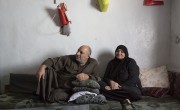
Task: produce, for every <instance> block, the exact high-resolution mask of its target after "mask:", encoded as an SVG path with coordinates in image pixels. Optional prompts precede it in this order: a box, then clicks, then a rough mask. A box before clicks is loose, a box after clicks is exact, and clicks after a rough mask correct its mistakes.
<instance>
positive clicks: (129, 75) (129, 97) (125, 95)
mask: <svg viewBox="0 0 180 110" xmlns="http://www.w3.org/2000/svg"><path fill="white" fill-rule="evenodd" d="M100 85H101V90H102V94H104V95H105V96H106V98H107V99H111V100H116V101H120V102H122V103H128V104H131V101H134V100H139V99H141V88H142V86H141V82H140V79H139V67H138V65H137V64H136V61H135V60H134V59H132V58H129V54H128V50H127V48H126V47H125V46H124V45H119V46H118V47H117V48H116V50H115V58H114V59H112V60H111V61H110V62H109V63H108V65H107V68H106V72H105V75H104V78H103V81H101V82H100Z"/></svg>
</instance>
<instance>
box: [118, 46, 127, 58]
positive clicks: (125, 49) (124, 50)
mask: <svg viewBox="0 0 180 110" xmlns="http://www.w3.org/2000/svg"><path fill="white" fill-rule="evenodd" d="M118 49H121V50H123V52H124V53H125V58H127V57H129V53H128V49H127V48H126V46H124V45H119V46H118V47H117V48H116V50H115V52H116V51H117V50H118Z"/></svg>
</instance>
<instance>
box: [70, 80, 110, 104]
mask: <svg viewBox="0 0 180 110" xmlns="http://www.w3.org/2000/svg"><path fill="white" fill-rule="evenodd" d="M72 84H73V86H74V88H73V92H74V94H72V96H71V97H70V98H69V100H68V102H71V101H74V102H75V103H77V104H90V103H96V104H104V103H106V102H107V100H106V98H105V96H104V95H102V94H100V85H99V84H98V83H97V82H96V81H94V80H91V79H89V80H85V81H78V80H75V81H73V82H72Z"/></svg>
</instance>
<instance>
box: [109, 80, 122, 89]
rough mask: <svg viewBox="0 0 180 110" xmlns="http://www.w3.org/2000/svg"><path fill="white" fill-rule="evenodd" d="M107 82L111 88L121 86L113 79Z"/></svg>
mask: <svg viewBox="0 0 180 110" xmlns="http://www.w3.org/2000/svg"><path fill="white" fill-rule="evenodd" d="M109 83H110V87H111V89H112V90H114V89H120V88H121V86H120V85H119V84H118V83H117V82H115V81H113V80H111V81H110V82H109Z"/></svg>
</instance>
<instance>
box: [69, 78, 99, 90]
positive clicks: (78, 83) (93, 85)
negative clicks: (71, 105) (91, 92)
mask: <svg viewBox="0 0 180 110" xmlns="http://www.w3.org/2000/svg"><path fill="white" fill-rule="evenodd" d="M72 85H73V86H75V87H89V88H93V89H100V85H99V84H98V83H97V82H96V81H94V80H92V79H89V80H84V81H78V80H74V81H72Z"/></svg>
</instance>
